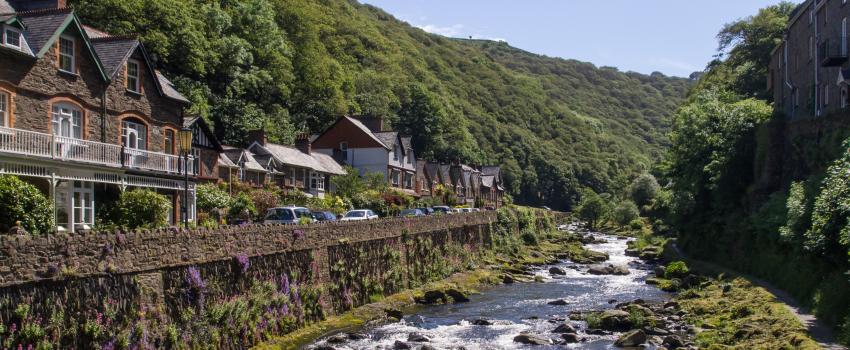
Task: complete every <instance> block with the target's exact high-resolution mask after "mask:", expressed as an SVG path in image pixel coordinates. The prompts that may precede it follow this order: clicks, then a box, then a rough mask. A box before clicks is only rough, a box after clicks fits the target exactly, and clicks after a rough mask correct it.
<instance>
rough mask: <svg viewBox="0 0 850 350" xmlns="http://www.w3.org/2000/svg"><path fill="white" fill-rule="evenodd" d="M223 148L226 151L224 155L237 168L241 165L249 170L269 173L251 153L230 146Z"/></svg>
mask: <svg viewBox="0 0 850 350" xmlns="http://www.w3.org/2000/svg"><path fill="white" fill-rule="evenodd" d="M222 148H223V149H224V152H223V153H222V154H223V155H224V156H225V157H227V159H228V160H230V162H231V163H233V164H234V165H236V166H237V167H238V166H240V165H241V166H243V167H245V169H247V170H251V171H259V172H268V171H267V170H266V168H264V167H263V166H262V165H260V163H259V162H257V160H256V159H254V154H253V153H251V152H250V151H248V150H246V149H242V148H236V147H230V146H222Z"/></svg>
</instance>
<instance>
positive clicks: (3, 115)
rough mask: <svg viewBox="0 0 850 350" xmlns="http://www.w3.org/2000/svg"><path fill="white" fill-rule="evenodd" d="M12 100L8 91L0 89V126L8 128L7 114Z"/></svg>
mask: <svg viewBox="0 0 850 350" xmlns="http://www.w3.org/2000/svg"><path fill="white" fill-rule="evenodd" d="M11 105H12V101H11V98H10V95H9V93H7V92H5V91H0V127H4V128H8V127H10V126H11V125H9V124H10V121H9V115H10V114H11V112H10V110H11V107H10V106H11Z"/></svg>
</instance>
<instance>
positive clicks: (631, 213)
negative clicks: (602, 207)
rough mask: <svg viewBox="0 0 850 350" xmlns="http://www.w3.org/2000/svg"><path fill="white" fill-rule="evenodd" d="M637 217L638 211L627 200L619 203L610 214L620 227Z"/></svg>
mask: <svg viewBox="0 0 850 350" xmlns="http://www.w3.org/2000/svg"><path fill="white" fill-rule="evenodd" d="M639 216H640V210H638V207H637V205H635V203H634V202H632V201H629V200H626V201H622V202H620V204H618V205H617V207H615V208H614V211H613V212H611V218H612V219H613V220H614V222H616V223H617V224H618V225H620V226H621V227H624V226H626V225H628V224H629V223H631V222H632V221H633V220H635V219H637V218H638V217H639Z"/></svg>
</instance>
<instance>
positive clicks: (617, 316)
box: [599, 310, 633, 331]
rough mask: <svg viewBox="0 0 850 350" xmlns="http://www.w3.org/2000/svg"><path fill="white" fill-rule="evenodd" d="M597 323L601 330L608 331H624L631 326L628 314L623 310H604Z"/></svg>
mask: <svg viewBox="0 0 850 350" xmlns="http://www.w3.org/2000/svg"><path fill="white" fill-rule="evenodd" d="M599 321H600V325H601V326H602V329H604V330H609V331H624V330H628V329H631V328H632V326H633V324H632V320H631V319H629V313H628V312H625V311H623V310H605V311H603V312H602V314H601V315H599Z"/></svg>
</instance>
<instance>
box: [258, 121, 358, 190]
mask: <svg viewBox="0 0 850 350" xmlns="http://www.w3.org/2000/svg"><path fill="white" fill-rule="evenodd" d="M251 138H252V140H253V143H251V145H250V146H249V147H248V149H247V151H248V153H249V154H252V155H253V157H254V158H255V159H257V160H260V161H261V163H262V164H261V165H262V166H264V167H265V169H266V173H267V174H268V177H267V180H266V181H267V182H269V183H273V184H275V185H277V186H278V187H280V188H283V189H287V190H297V191H301V192H304V193H305V194H306V195H307V196H309V197H317V198H323V197H324V196H325V194H326V193H329V192H333V188H332V187H333V186H332V184H331V177H332V176H337V175H345V169H343V167H342V165H340V164H339V163H338V162H337V161H336V160H334V159H333V157H332V156H330V155H328V154H325V153H320V152H315V151H313V150H312V146H311V143H310V137H309V136H308V135H305V134H302V135H299V136H298V137H296V140H295V146H294V147H293V146H286V145H279V144H275V143H271V142H268V140H267V139H266V137H265V133H264V132H262V131H260V130H257V131H253V132H251Z"/></svg>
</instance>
